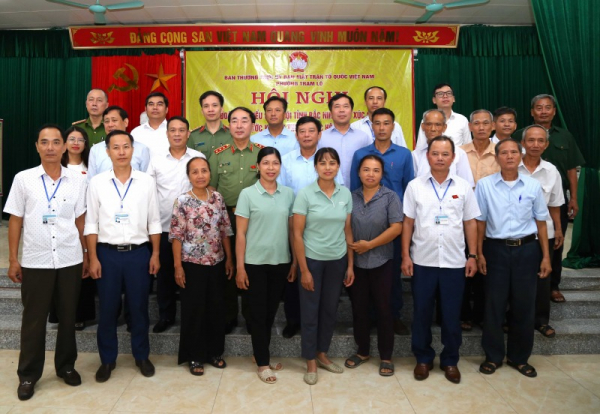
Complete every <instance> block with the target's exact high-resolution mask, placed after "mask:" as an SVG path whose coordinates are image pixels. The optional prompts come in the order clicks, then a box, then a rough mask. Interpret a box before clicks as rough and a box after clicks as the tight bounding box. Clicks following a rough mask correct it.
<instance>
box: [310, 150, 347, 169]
mask: <svg viewBox="0 0 600 414" xmlns="http://www.w3.org/2000/svg"><path fill="white" fill-rule="evenodd" d="M327 154H329V156H330V157H331V158H333V159H334V160H335V161H337V163H338V165H340V164H341V163H340V156H339V155H338V152H337V151H336V150H335V149H334V148H331V147H324V148H321V149H319V150H318V151H317V153H316V154H315V167H316V166H317V164H318V163H319V161H321V160H322V159H323V158H324V157H325V155H327Z"/></svg>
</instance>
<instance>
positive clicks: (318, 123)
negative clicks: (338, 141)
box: [296, 116, 323, 135]
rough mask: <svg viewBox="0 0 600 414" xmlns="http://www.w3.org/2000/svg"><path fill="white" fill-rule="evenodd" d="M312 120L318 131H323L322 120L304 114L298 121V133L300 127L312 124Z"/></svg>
mask: <svg viewBox="0 0 600 414" xmlns="http://www.w3.org/2000/svg"><path fill="white" fill-rule="evenodd" d="M311 122H312V123H313V124H315V126H316V127H317V132H321V129H323V125H322V124H321V121H319V120H318V119H317V118H315V117H313V116H303V117H302V118H300V119H299V120H298V121H296V135H297V134H298V128H300V127H301V126H302V125H304V124H310V123H311Z"/></svg>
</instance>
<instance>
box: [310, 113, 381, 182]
mask: <svg viewBox="0 0 600 414" xmlns="http://www.w3.org/2000/svg"><path fill="white" fill-rule="evenodd" d="M367 145H371V137H370V136H368V135H367V134H365V133H364V132H363V131H361V130H359V129H355V128H352V125H350V128H349V129H348V131H346V133H345V134H342V133H341V132H339V131H338V130H337V129H336V127H335V126H332V127H331V128H329V129H327V130H325V131H323V132H322V134H321V139H320V140H319V144H318V145H317V147H318V148H319V149H320V148H325V147H331V148H333V149H335V150H336V151H337V153H338V155H339V157H340V170H341V171H342V177H343V178H344V186H345V187H348V188H350V168H351V167H352V157H354V153H355V152H356V150H359V149H361V148H364V147H366V146H367Z"/></svg>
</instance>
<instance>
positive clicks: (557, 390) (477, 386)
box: [0, 351, 600, 414]
mask: <svg viewBox="0 0 600 414" xmlns="http://www.w3.org/2000/svg"><path fill="white" fill-rule="evenodd" d="M17 358H18V351H0V414H3V413H11V414H13V413H128V412H131V413H133V412H136V413H237V412H243V413H263V412H264V413H267V412H268V413H280V412H281V413H286V414H292V413H327V414H330V413H338V412H339V413H342V412H343V413H375V412H386V413H435V414H438V413H455V412H456V413H486V414H488V413H547V414H553V413H574V414H575V413H576V414H584V413H590V414H597V413H600V379H599V378H598V374H599V373H600V356H598V355H569V356H550V357H543V356H534V357H532V358H531V359H530V363H531V364H532V365H534V366H535V367H536V368H537V370H538V373H539V375H538V378H535V379H529V378H525V377H524V376H522V375H521V374H519V373H517V372H516V371H515V370H513V369H512V368H509V367H502V368H500V369H499V370H498V372H496V374H494V375H491V376H486V375H482V374H480V373H479V372H478V371H477V369H478V364H479V363H480V362H481V358H480V357H467V358H464V359H462V360H461V362H460V365H459V366H460V368H461V370H462V383H461V384H459V385H454V384H451V383H450V382H448V381H446V379H445V378H444V376H443V374H442V371H440V370H439V369H437V367H436V369H435V370H434V371H432V373H431V376H430V377H429V379H427V380H426V381H423V382H417V381H415V380H414V379H413V377H412V368H413V365H414V360H413V359H412V358H400V359H396V360H395V364H396V375H395V376H393V377H390V378H384V377H381V376H379V375H378V373H377V361H374V360H373V361H370V362H369V363H367V364H365V365H363V366H361V367H360V368H357V369H356V370H346V372H345V373H344V374H342V375H336V374H331V373H329V372H326V371H323V370H319V382H318V383H317V385H314V386H308V385H306V384H305V383H304V382H303V381H302V376H303V372H304V362H303V361H302V360H300V359H296V358H293V359H283V360H280V361H281V362H282V363H283V364H284V369H283V371H280V372H279V373H278V378H279V380H278V382H277V384H275V385H267V384H263V383H262V382H260V380H259V379H258V378H257V376H256V374H255V372H254V367H253V366H252V363H251V361H250V358H233V357H230V358H227V362H228V367H227V368H226V369H224V370H217V369H215V368H212V367H208V368H207V369H206V374H205V375H204V376H202V377H193V376H192V375H190V373H189V372H188V370H187V368H186V367H185V366H177V364H176V357H175V356H153V357H151V358H152V360H153V361H154V363H155V365H156V375H155V376H154V377H152V378H144V377H143V376H142V375H141V374H140V373H139V372H138V370H137V368H136V367H135V365H134V363H133V360H132V358H131V356H127V355H125V356H120V357H119V360H118V362H117V364H118V366H117V369H116V370H115V371H113V375H112V377H111V379H110V380H109V381H108V382H106V383H104V384H98V383H96V382H95V380H94V373H95V370H96V368H97V367H98V364H99V360H98V355H96V354H80V356H79V359H78V361H77V368H78V370H79V372H80V373H81V375H82V377H83V384H82V385H81V386H79V387H75V388H72V387H69V386H67V385H65V384H64V383H63V382H62V380H60V379H59V378H57V377H56V376H55V375H54V370H53V362H52V358H53V352H48V353H47V360H46V366H45V372H44V375H43V377H42V379H41V380H40V381H39V382H38V384H37V386H36V393H35V395H34V396H33V398H32V399H31V400H29V401H23V402H21V401H18V400H17V396H16V388H17V385H18V384H17V378H16V372H15V371H16V365H17ZM337 362H339V363H342V362H343V360H337ZM436 362H437V361H436Z"/></svg>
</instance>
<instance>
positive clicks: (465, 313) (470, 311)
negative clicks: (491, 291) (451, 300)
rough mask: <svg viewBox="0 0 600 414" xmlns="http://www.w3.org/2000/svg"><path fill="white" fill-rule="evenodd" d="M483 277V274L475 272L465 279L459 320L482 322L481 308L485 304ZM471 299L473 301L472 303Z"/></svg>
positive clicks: (482, 308)
mask: <svg viewBox="0 0 600 414" xmlns="http://www.w3.org/2000/svg"><path fill="white" fill-rule="evenodd" d="M484 278H485V276H484V275H482V274H481V273H479V272H477V273H475V276H473V277H469V278H467V279H466V280H465V291H464V294H463V301H462V309H461V311H460V320H461V321H470V322H473V323H476V324H481V323H482V322H483V310H484V306H485V305H484V304H485V289H484ZM471 301H472V302H473V303H472V304H471Z"/></svg>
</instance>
